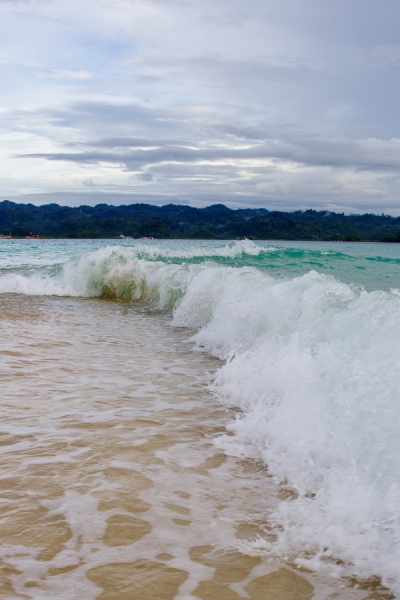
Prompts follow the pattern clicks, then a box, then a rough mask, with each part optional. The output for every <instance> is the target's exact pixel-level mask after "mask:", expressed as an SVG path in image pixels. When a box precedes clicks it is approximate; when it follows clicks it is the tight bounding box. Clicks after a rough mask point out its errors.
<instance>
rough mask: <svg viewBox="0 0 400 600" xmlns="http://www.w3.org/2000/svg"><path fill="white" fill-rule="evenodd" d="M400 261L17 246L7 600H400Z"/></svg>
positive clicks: (255, 248)
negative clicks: (366, 599)
mask: <svg viewBox="0 0 400 600" xmlns="http://www.w3.org/2000/svg"><path fill="white" fill-rule="evenodd" d="M399 288H400V247H399V246H398V245H395V244H392V245H390V244H361V243H353V244H350V243H328V242H327V243H322V242H321V243H319V242H314V243H311V242H276V241H272V242H257V243H253V242H250V241H246V240H245V241H241V242H229V243H227V242H214V241H212V242H211V241H210V242H208V241H207V242H201V241H198V242H197V241H196V242H194V241H193V242H188V241H157V240H154V241H142V240H132V241H127V240H124V241H119V240H118V241H117V242H113V241H110V240H87V241H86V240H85V241H75V240H71V241H67V240H35V241H33V240H21V241H16V240H3V241H1V242H0V335H1V338H0V339H1V346H0V350H1V355H2V368H1V376H0V386H1V388H0V389H1V400H0V414H1V420H0V454H1V462H0V560H1V562H0V598H4V599H14V598H19V597H22V598H33V599H46V600H47V599H49V600H50V599H54V598H62V599H71V600H78V599H79V600H81V599H82V598H85V600H90V599H92V598H93V599H95V598H100V599H101V600H124V599H125V600H126V599H130V600H157V599H159V600H167V599H169V598H171V600H172V599H173V598H176V599H177V600H184V599H185V600H189V599H194V598H201V599H203V600H211V599H216V598H218V600H224V599H226V600H231V599H233V600H235V599H238V598H250V599H251V600H266V599H270V598H271V599H272V598H274V599H275V598H277V599H279V598H280V599H282V600H284V599H285V600H289V599H290V600H291V599H293V600H294V599H299V600H300V599H301V600H302V599H307V598H311V597H313V598H317V599H318V598H321V599H322V598H335V597H336V598H346V599H347V598H348V599H353V598H354V599H356V598H357V599H358V598H360V599H361V598H371V599H372V598H385V597H386V598H388V597H398V598H400V568H399V565H400V398H399V389H400V369H399V366H400V343H399V340H400V291H399Z"/></svg>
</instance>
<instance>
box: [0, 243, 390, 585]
mask: <svg viewBox="0 0 400 600" xmlns="http://www.w3.org/2000/svg"><path fill="white" fill-rule="evenodd" d="M217 250H218V252H219V254H218V252H216V249H214V250H213V251H212V252H211V251H210V248H208V249H207V252H208V254H207V253H206V250H204V254H202V255H201V256H202V260H201V261H199V262H196V261H195V260H193V259H195V258H196V257H199V256H200V254H201V253H200V254H199V250H198V249H196V251H194V253H193V254H192V256H188V255H185V254H183V253H182V254H181V255H179V250H174V251H172V250H171V251H168V252H166V251H164V255H163V256H161V254H160V253H162V251H161V250H160V248H159V247H158V248H156V249H154V250H153V249H150V250H149V248H148V247H146V248H145V247H144V248H143V250H140V249H138V247H136V248H135V249H132V248H129V247H126V248H124V247H121V246H118V247H117V246H116V247H105V248H101V249H99V250H96V251H94V252H90V253H87V254H84V255H82V256H81V257H80V258H78V259H74V260H71V261H69V262H68V263H66V264H65V265H64V266H62V267H59V268H55V267H53V268H52V269H53V270H52V271H51V272H49V271H46V270H45V271H40V270H36V271H32V272H25V273H24V272H8V273H5V274H3V275H2V276H0V292H12V293H24V294H41V295H61V296H63V295H64V296H65V295H69V296H79V297H103V298H112V299H119V300H125V301H136V302H142V303H146V304H148V305H149V306H151V307H152V308H155V309H158V310H169V311H171V313H172V323H173V324H174V325H176V326H180V327H188V328H190V330H192V331H193V330H194V334H193V338H192V339H193V341H194V343H195V346H196V348H197V349H198V350H201V351H205V352H208V353H211V354H212V355H214V356H217V357H219V358H221V359H223V360H224V361H225V364H224V366H223V367H222V368H220V369H219V370H218V372H217V374H216V376H215V380H214V382H213V390H214V391H215V393H216V394H217V395H218V396H219V398H220V399H221V401H222V402H224V403H226V404H229V405H233V406H237V407H239V408H240V409H241V411H240V414H239V416H238V417H237V419H236V421H235V422H234V423H232V424H231V426H230V429H231V431H232V432H233V433H234V435H230V436H222V437H221V438H219V439H218V440H217V444H219V445H220V446H221V447H223V448H224V449H225V450H226V451H227V452H231V453H235V454H239V455H243V456H251V457H255V458H258V459H262V460H263V461H264V462H265V463H266V464H267V466H268V470H269V472H270V474H271V475H273V476H274V477H275V478H276V480H277V481H279V482H281V483H284V484H285V485H286V486H287V487H289V488H290V489H291V490H292V494H291V495H290V497H289V498H288V499H286V500H284V501H282V502H281V503H280V504H279V506H278V508H277V509H276V510H275V511H274V513H273V514H272V515H270V518H271V521H272V522H273V523H274V524H275V525H276V527H277V531H278V540H277V542H275V543H273V544H272V543H271V544H270V545H269V546H268V545H267V544H266V543H265V547H264V551H271V552H279V553H280V554H281V555H282V556H285V557H290V558H291V559H292V560H295V561H297V563H298V564H299V565H303V566H307V567H310V568H314V569H325V570H328V571H329V572H330V573H331V574H334V575H338V576H340V575H347V576H357V577H360V578H370V577H374V576H375V577H379V578H381V580H382V582H383V583H384V584H385V585H387V586H388V587H390V588H391V589H392V590H393V591H394V592H395V593H397V594H399V595H400V575H399V568H398V566H399V564H400V399H399V390H400V345H399V339H400V294H399V293H398V292H397V291H396V290H393V291H389V292H385V291H380V290H376V291H372V292H367V291H365V290H364V289H363V288H362V287H360V286H356V285H351V284H347V283H343V282H340V281H338V280H337V279H335V278H334V277H332V276H329V275H325V274H321V273H318V272H316V271H315V270H311V271H309V272H308V273H306V274H304V275H300V276H297V277H290V278H287V279H276V278H274V277H271V276H270V275H269V274H268V273H266V272H263V271H262V270H260V269H257V268H255V267H254V266H242V267H240V266H239V267H238V266H227V265H224V264H218V260H217V259H218V257H221V256H228V257H229V256H230V257H231V258H232V256H235V257H238V256H242V255H243V254H246V255H247V256H258V255H259V253H260V252H261V251H262V252H272V251H273V249H266V248H261V249H260V248H259V247H258V246H255V245H252V244H251V243H250V242H242V243H241V245H240V244H236V245H235V244H233V245H231V246H229V247H228V248H225V250H224V249H217ZM185 252H186V251H185ZM224 252H225V255H224V254H223V253H224ZM146 253H147V254H146ZM174 253H175V254H174ZM252 253H253V254H252ZM179 258H180V261H177V262H173V261H172V260H170V259H179ZM186 259H192V260H191V261H190V260H186Z"/></svg>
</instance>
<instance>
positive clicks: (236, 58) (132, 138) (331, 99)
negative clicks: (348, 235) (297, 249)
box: [0, 0, 400, 212]
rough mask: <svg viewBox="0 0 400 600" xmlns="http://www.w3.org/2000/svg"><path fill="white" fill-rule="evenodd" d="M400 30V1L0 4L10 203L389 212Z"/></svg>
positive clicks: (4, 181)
mask: <svg viewBox="0 0 400 600" xmlns="http://www.w3.org/2000/svg"><path fill="white" fill-rule="evenodd" d="M398 13H399V10H398V5H397V3H396V2H395V1H394V0H382V2H380V3H379V5H378V4H377V3H374V2H373V1H372V0H365V3H364V4H363V10H360V9H359V4H358V3H350V4H349V3H348V2H346V3H345V2H344V0H337V2H335V3H324V2H320V1H318V0H304V2H303V3H299V2H298V1H297V0H296V1H295V0H280V1H279V2H278V0H268V2H258V1H257V0H246V1H245V0H219V1H218V2H214V1H211V0H204V1H203V2H201V3H199V2H195V1H194V0H187V2H185V3H182V2H179V1H177V0H163V1H162V2H161V0H135V2H133V1H132V0H101V1H100V2H98V1H96V2H95V0H87V1H86V2H85V3H83V4H82V3H81V2H78V0H70V1H69V2H68V3H66V2H62V1H61V0H51V1H50V0H30V1H23V0H21V1H20V2H9V1H5V0H0V53H1V56H2V62H1V63H0V75H1V78H2V82H3V85H2V92H1V97H0V135H1V142H2V143H1V145H0V159H1V161H2V172H1V173H0V184H1V189H2V190H3V193H4V194H7V196H9V197H15V198H23V197H24V198H25V197H32V198H36V199H40V198H42V199H45V198H49V197H53V196H54V195H57V194H60V193H62V194H64V196H62V197H63V198H65V199H67V200H68V199H69V200H68V202H75V200H76V198H77V197H78V196H79V195H81V196H82V194H83V195H85V194H89V196H90V198H91V199H92V200H93V202H94V203H96V202H95V197H96V195H99V197H100V196H101V197H103V196H104V197H107V198H110V199H111V200H110V201H112V202H115V203H119V201H121V202H125V200H126V198H127V197H128V196H129V197H137V198H141V199H142V200H141V201H144V200H143V199H145V198H149V201H151V202H153V201H156V199H157V198H158V201H159V202H163V201H164V200H165V199H166V200H167V201H174V199H175V200H176V201H178V202H183V201H187V202H191V203H193V204H196V203H197V204H199V205H204V204H207V203H212V202H214V201H215V200H218V201H222V202H225V203H228V204H230V205H235V206H238V205H246V204H247V205H254V206H260V205H263V203H264V205H265V206H267V207H272V206H273V207H282V208H290V207H291V208H296V207H303V208H304V207H307V206H312V207H318V206H321V207H323V208H327V207H333V206H334V207H339V206H340V207H344V208H343V210H346V211H350V212H357V211H359V210H364V209H365V208H367V207H368V210H371V207H374V206H375V209H374V210H376V211H379V212H381V211H382V210H387V209H390V210H391V211H394V210H396V206H397V205H396V202H397V198H398V197H399V194H400V141H399V140H400V120H399V118H398V101H397V99H398V97H399V92H400V89H399V88H400V80H399V78H398V68H399V66H400V51H399V48H400V35H399V32H398V18H399V14H398ZM54 197H55V196H54ZM119 198H120V200H119ZM185 199H186V200H185ZM67 200H65V201H67ZM92 200H91V201H92ZM43 201H45V200H43ZM332 209H333V208H332Z"/></svg>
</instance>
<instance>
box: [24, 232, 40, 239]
mask: <svg viewBox="0 0 400 600" xmlns="http://www.w3.org/2000/svg"><path fill="white" fill-rule="evenodd" d="M25 239H26V240H42V239H43V238H42V237H41V236H40V235H33V234H32V233H31V235H27V236H26V238H25Z"/></svg>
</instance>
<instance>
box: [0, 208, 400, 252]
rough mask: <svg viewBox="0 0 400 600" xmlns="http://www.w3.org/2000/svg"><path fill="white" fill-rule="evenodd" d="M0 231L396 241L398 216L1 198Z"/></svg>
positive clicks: (399, 224) (63, 235) (80, 235)
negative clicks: (29, 201) (68, 203)
mask: <svg viewBox="0 0 400 600" xmlns="http://www.w3.org/2000/svg"><path fill="white" fill-rule="evenodd" d="M0 232H1V233H3V234H8V233H10V232H11V235H12V236H13V237H25V236H26V235H29V234H30V233H34V234H36V235H42V236H44V237H49V238H113V237H118V236H120V235H125V236H131V237H134V238H138V237H145V236H147V237H149V236H151V237H154V238H182V239H236V238H244V237H246V238H249V239H282V240H316V241H317V240H320V241H322V240H344V241H393V242H400V217H391V216H389V215H374V214H369V213H368V214H364V215H345V214H344V213H333V212H328V211H315V210H306V211H295V212H280V211H268V210H266V209H265V208H256V209H250V208H249V209H237V210H232V209H229V208H227V207H226V206H224V205H223V204H215V205H213V206H208V207H206V208H193V207H191V206H185V205H181V204H168V205H165V206H153V205H150V204H130V205H122V206H110V205H107V204H97V206H79V207H76V208H75V207H74V208H72V207H68V206H59V205H58V204H47V205H43V206H34V205H33V204H17V203H15V202H10V201H8V200H4V201H3V202H0Z"/></svg>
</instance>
